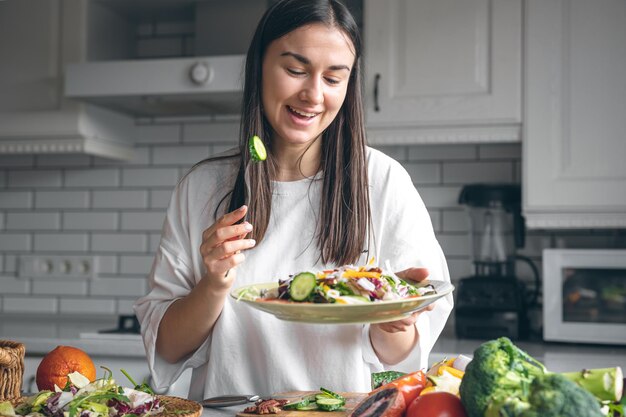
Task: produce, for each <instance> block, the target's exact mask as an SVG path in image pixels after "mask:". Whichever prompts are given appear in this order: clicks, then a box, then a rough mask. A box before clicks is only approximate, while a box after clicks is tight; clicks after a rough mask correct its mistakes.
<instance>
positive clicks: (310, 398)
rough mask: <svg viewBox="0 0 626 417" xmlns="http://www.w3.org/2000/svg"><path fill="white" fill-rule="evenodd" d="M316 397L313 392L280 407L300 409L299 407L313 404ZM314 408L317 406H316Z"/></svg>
mask: <svg viewBox="0 0 626 417" xmlns="http://www.w3.org/2000/svg"><path fill="white" fill-rule="evenodd" d="M316 399H317V398H316V397H315V394H311V395H306V396H304V397H301V398H297V399H294V400H292V401H290V402H289V403H287V404H285V405H283V407H282V408H283V409H285V410H301V407H308V406H309V405H311V404H315V400H316ZM315 408H317V406H316V407H315Z"/></svg>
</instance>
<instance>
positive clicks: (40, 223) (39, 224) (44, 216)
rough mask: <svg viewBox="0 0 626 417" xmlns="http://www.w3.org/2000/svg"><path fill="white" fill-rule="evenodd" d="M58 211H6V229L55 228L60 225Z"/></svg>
mask: <svg viewBox="0 0 626 417" xmlns="http://www.w3.org/2000/svg"><path fill="white" fill-rule="evenodd" d="M60 220H61V216H60V215H59V213H7V218H6V229H7V230H56V229H58V228H59V227H60Z"/></svg>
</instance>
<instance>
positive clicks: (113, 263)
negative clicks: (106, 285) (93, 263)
mask: <svg viewBox="0 0 626 417" xmlns="http://www.w3.org/2000/svg"><path fill="white" fill-rule="evenodd" d="M97 271H98V275H99V276H102V275H106V274H110V275H112V274H115V273H117V256H105V255H98V266H97Z"/></svg>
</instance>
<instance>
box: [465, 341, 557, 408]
mask: <svg viewBox="0 0 626 417" xmlns="http://www.w3.org/2000/svg"><path fill="white" fill-rule="evenodd" d="M545 373H546V368H545V367H544V366H543V364H542V363H540V362H538V361H537V360H535V359H534V358H533V357H532V356H530V355H528V354H527V353H526V352H524V351H523V350H521V349H519V348H518V347H517V346H515V345H514V344H513V343H512V342H511V341H510V340H509V339H508V338H506V337H501V338H499V339H495V340H491V341H489V342H486V343H483V344H482V345H480V347H478V349H476V350H475V351H474V358H473V359H472V361H471V362H470V363H469V364H468V365H467V368H465V375H464V376H463V380H462V381H461V386H460V387H459V391H460V394H461V401H462V402H463V405H464V406H465V410H466V411H467V414H468V416H469V417H483V416H484V415H485V410H486V409H487V406H488V405H489V403H490V402H491V401H496V402H500V401H503V400H504V399H506V398H516V397H526V396H527V393H528V390H529V387H530V383H531V382H532V380H533V379H535V377H537V376H539V375H543V374H545Z"/></svg>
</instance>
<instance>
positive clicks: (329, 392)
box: [320, 387, 346, 403]
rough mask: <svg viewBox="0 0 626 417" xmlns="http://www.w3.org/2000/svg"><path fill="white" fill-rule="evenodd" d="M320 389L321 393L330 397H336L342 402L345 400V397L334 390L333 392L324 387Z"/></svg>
mask: <svg viewBox="0 0 626 417" xmlns="http://www.w3.org/2000/svg"><path fill="white" fill-rule="evenodd" d="M320 391H322V393H324V394H326V395H328V396H329V397H331V398H336V399H338V400H341V401H343V402H344V403H345V402H346V399H345V398H344V397H343V396H342V395H341V394H337V393H336V392H333V391H331V390H329V389H326V388H324V387H321V388H320Z"/></svg>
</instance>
